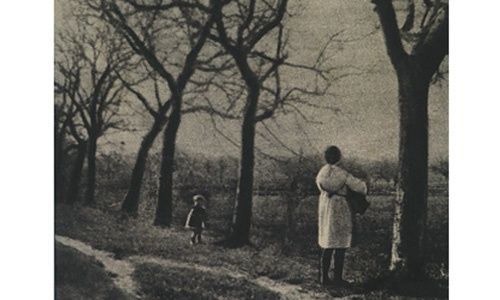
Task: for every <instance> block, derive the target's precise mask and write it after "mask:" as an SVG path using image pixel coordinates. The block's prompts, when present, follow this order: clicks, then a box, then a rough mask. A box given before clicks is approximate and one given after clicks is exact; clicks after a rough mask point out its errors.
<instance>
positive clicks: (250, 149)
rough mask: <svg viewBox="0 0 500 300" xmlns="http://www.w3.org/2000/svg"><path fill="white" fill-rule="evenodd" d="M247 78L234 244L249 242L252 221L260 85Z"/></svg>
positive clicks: (231, 239) (233, 228) (233, 232)
mask: <svg viewBox="0 0 500 300" xmlns="http://www.w3.org/2000/svg"><path fill="white" fill-rule="evenodd" d="M247 80H248V83H247V84H248V97H247V107H246V110H245V115H244V116H243V124H242V127H241V158H240V159H241V160H240V170H239V177H238V189H237V195H236V203H235V208H234V214H233V224H232V231H231V235H230V237H229V242H230V243H231V244H233V245H235V246H239V245H244V244H248V243H249V238H250V226H251V223H252V222H251V221H252V198H253V197H252V196H253V173H254V172H253V171H254V164H255V153H254V151H255V150H254V149H255V113H256V111H257V104H258V101H259V92H260V85H259V83H258V80H256V79H247Z"/></svg>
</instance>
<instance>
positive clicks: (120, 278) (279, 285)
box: [56, 235, 353, 300]
mask: <svg viewBox="0 0 500 300" xmlns="http://www.w3.org/2000/svg"><path fill="white" fill-rule="evenodd" d="M56 241H57V242H59V243H61V244H63V245H65V246H68V247H71V248H73V249H76V250H78V251H80V252H81V253H83V254H86V255H88V256H91V257H94V258H95V259H96V260H98V261H100V262H101V263H102V264H103V265H104V268H105V270H106V271H108V272H110V273H112V274H114V277H113V280H114V282H115V284H116V286H117V287H118V288H120V289H121V290H123V291H124V292H125V293H127V294H129V295H132V296H133V297H135V298H137V299H140V298H141V297H140V295H139V293H138V291H139V288H138V285H137V283H136V282H135V281H134V279H133V278H132V273H133V272H134V270H135V266H136V265H137V264H140V263H153V264H158V265H161V266H164V267H166V268H168V267H178V268H191V269H195V270H198V271H202V272H207V273H213V274H226V275H228V276H230V277H233V278H244V279H246V280H248V281H250V282H253V283H255V284H257V285H259V286H261V287H263V288H265V289H268V290H270V291H273V292H275V293H278V294H279V295H280V296H281V297H280V298H281V299H290V300H295V299H297V300H299V299H312V300H320V299H352V297H353V296H349V297H344V298H332V297H331V296H330V295H328V294H327V293H324V292H313V291H308V290H304V289H302V287H301V286H298V285H293V284H288V283H284V282H279V281H275V280H272V279H270V278H268V277H258V278H252V277H251V276H250V275H249V274H245V273H243V272H235V271H232V270H229V269H227V268H223V267H212V266H203V265H198V264H191V263H185V262H180V261H176V260H171V259H164V258H160V257H153V256H131V257H128V258H126V259H123V260H118V259H115V258H113V254H112V253H110V252H106V251H102V250H97V249H94V248H92V247H91V246H90V245H88V244H86V243H83V242H81V241H78V240H74V239H71V238H68V237H64V236H59V235H56Z"/></svg>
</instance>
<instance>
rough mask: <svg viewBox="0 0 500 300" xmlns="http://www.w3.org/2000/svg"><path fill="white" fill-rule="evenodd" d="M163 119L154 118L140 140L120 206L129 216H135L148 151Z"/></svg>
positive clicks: (162, 123) (163, 117)
mask: <svg viewBox="0 0 500 300" xmlns="http://www.w3.org/2000/svg"><path fill="white" fill-rule="evenodd" d="M165 119H166V118H165V116H159V117H157V118H156V119H155V121H154V123H153V126H152V127H151V129H150V130H149V132H148V133H147V134H146V135H145V136H144V139H143V140H142V142H141V146H140V148H139V152H138V153H137V158H136V161H135V165H134V169H133V170H132V177H131V179H130V185H129V188H128V191H127V195H126V196H125V199H124V200H123V203H122V208H121V209H122V211H123V212H125V213H127V214H129V215H131V216H137V212H138V209H139V197H140V193H141V187H142V180H143V178H144V172H145V170H146V162H147V159H148V153H149V150H150V149H151V147H152V146H153V143H154V141H155V140H156V137H157V136H158V134H159V133H160V132H161V129H162V127H163V125H164V123H165Z"/></svg>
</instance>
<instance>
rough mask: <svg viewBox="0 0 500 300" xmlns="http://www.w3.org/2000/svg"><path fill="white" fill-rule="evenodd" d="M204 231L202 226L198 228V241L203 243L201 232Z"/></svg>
mask: <svg viewBox="0 0 500 300" xmlns="http://www.w3.org/2000/svg"><path fill="white" fill-rule="evenodd" d="M202 231H203V229H202V228H196V231H195V232H196V239H197V241H198V243H201V232H202Z"/></svg>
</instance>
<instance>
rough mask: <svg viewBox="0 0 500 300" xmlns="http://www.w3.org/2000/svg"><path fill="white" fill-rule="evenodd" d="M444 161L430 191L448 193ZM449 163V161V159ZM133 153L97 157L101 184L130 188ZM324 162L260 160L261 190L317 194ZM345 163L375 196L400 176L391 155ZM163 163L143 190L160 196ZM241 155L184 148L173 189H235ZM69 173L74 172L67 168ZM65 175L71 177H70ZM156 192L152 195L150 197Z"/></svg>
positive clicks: (155, 165) (149, 172)
mask: <svg viewBox="0 0 500 300" xmlns="http://www.w3.org/2000/svg"><path fill="white" fill-rule="evenodd" d="M69 159H70V160H76V159H77V158H76V157H70V158H69ZM444 161H445V159H441V160H439V161H438V162H436V163H435V164H433V165H431V170H432V171H431V172H432V174H430V175H431V176H430V178H431V180H430V192H431V193H432V192H439V193H442V192H446V189H447V185H446V183H447V173H446V174H445V173H443V172H441V169H442V168H440V169H438V166H441V167H442V166H443V165H444ZM446 163H447V162H446ZM132 165H133V157H128V156H124V155H121V154H119V153H118V152H110V153H106V154H100V155H99V156H98V158H97V185H98V188H99V187H101V188H106V189H108V190H125V189H127V187H128V184H129V181H130V169H131V168H132ZM322 165H323V159H322V158H321V157H320V156H315V155H306V156H301V157H297V156H296V157H284V156H283V157H275V158H269V157H266V158H259V159H257V161H256V168H255V185H254V191H255V193H256V194H261V195H272V194H277V193H281V192H284V191H288V192H297V193H300V194H309V195H310V194H315V193H317V187H316V184H315V177H316V174H317V172H318V170H319V169H320V168H321V166H322ZM341 165H342V167H343V168H345V169H346V170H347V171H349V172H350V173H352V174H354V175H355V176H357V177H360V178H362V179H364V180H365V181H366V182H367V183H368V186H369V189H370V193H371V194H390V193H392V192H393V191H394V189H395V182H396V180H397V162H396V161H392V160H389V159H383V160H362V159H359V158H345V159H343V160H342V162H341ZM159 167H160V158H159V155H155V154H153V155H151V156H150V158H149V159H148V162H147V166H146V174H145V178H144V192H145V193H153V194H155V193H156V191H157V189H158V181H159V180H158V179H159V178H158V176H159V175H158V174H159V171H158V169H159ZM237 171H238V159H237V158H236V157H232V156H218V157H213V156H205V155H201V154H193V153H188V152H185V151H179V153H178V155H176V157H175V170H174V187H175V189H176V190H178V191H179V192H180V193H181V194H189V193H191V192H192V191H198V192H206V193H213V192H218V191H231V192H234V190H235V189H236V186H237V178H238V172H237ZM65 172H67V173H68V174H69V172H70V170H65ZM65 177H66V176H65ZM151 196H153V195H151Z"/></svg>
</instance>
